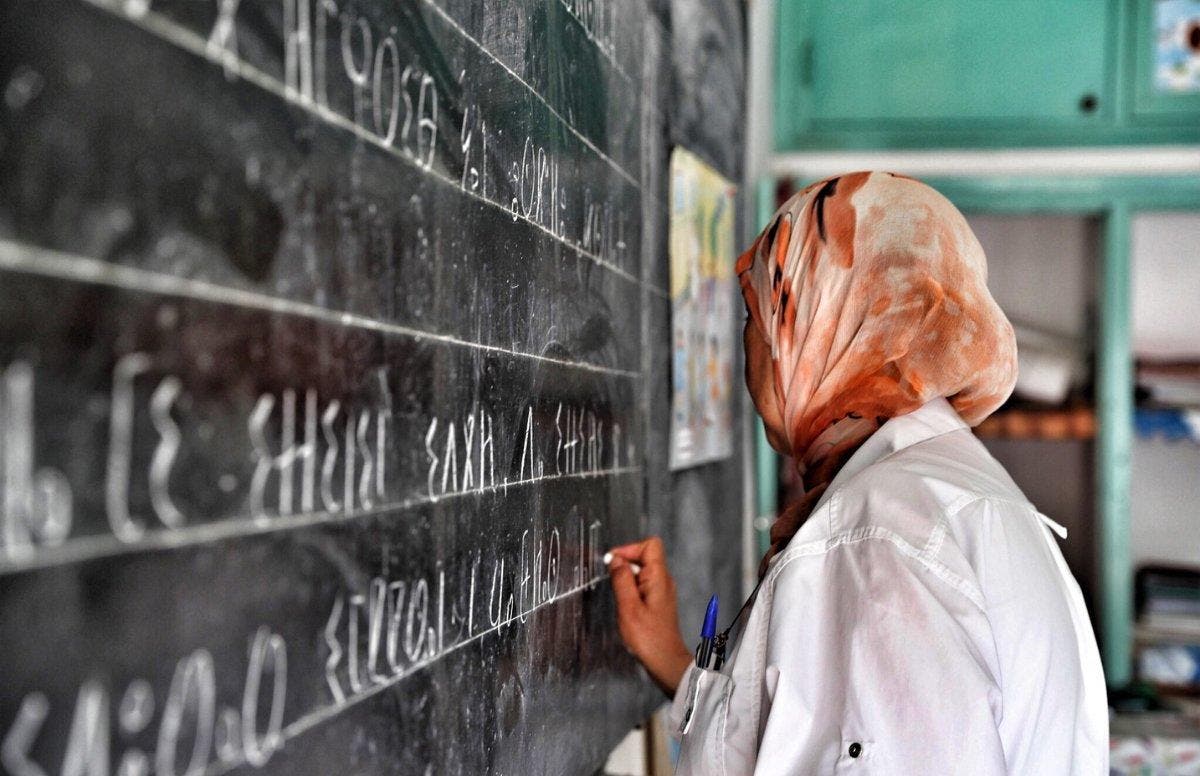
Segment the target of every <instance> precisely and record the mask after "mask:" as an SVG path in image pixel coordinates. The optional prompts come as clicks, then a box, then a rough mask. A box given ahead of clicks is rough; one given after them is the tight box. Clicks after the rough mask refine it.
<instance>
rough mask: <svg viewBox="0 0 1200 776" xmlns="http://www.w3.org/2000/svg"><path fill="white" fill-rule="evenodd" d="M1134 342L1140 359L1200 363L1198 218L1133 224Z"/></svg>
mask: <svg viewBox="0 0 1200 776" xmlns="http://www.w3.org/2000/svg"><path fill="white" fill-rule="evenodd" d="M1133 340H1134V350H1135V351H1136V352H1137V353H1138V354H1139V355H1141V356H1147V357H1155V358H1175V359H1190V360H1196V359H1200V214H1197V213H1143V214H1139V215H1137V216H1136V217H1135V218H1134V220H1133ZM1198 495H1200V494H1198Z"/></svg>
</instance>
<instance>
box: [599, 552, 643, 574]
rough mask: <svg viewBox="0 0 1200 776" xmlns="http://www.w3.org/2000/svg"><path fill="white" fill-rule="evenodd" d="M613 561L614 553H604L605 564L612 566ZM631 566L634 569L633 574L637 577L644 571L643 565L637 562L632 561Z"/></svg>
mask: <svg viewBox="0 0 1200 776" xmlns="http://www.w3.org/2000/svg"><path fill="white" fill-rule="evenodd" d="M612 562H613V554H612V553H611V552H606V553H604V565H605V566H611V565H612ZM629 568H630V569H632V570H633V575H634V576H635V577H636V576H637V575H638V574H641V573H642V567H641V566H640V565H638V564H637V563H630V564H629Z"/></svg>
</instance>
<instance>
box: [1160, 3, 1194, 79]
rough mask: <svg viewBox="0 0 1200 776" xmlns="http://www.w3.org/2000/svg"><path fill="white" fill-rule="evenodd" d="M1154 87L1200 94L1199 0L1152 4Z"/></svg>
mask: <svg viewBox="0 0 1200 776" xmlns="http://www.w3.org/2000/svg"><path fill="white" fill-rule="evenodd" d="M1154 36H1155V37H1154V40H1155V44H1154V88H1155V90H1156V91H1158V92H1160V93H1163V94H1187V93H1200V0H1158V2H1156V3H1155V4H1154Z"/></svg>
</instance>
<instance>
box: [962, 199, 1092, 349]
mask: <svg viewBox="0 0 1200 776" xmlns="http://www.w3.org/2000/svg"><path fill="white" fill-rule="evenodd" d="M967 221H968V222H969V223H970V224H971V228H972V229H973V230H974V231H975V235H976V236H977V237H978V238H979V242H980V244H982V245H983V250H984V253H986V254H987V257H988V288H990V289H991V291H992V296H994V297H995V298H996V301H997V302H998V303H999V304H1000V307H1001V308H1002V309H1003V310H1004V312H1005V313H1007V314H1008V316H1009V318H1011V319H1013V321H1014V322H1018V323H1025V324H1027V325H1032V326H1036V327H1038V328H1042V329H1048V330H1050V331H1051V332H1054V333H1058V334H1063V335H1066V336H1070V337H1076V338H1080V339H1083V338H1085V337H1087V336H1088V332H1087V321H1088V318H1087V310H1088V307H1089V304H1090V302H1091V300H1092V298H1093V293H1092V288H1093V277H1094V272H1093V268H1094V267H1095V265H1096V260H1095V257H1096V256H1097V243H1096V240H1097V239H1098V230H1097V225H1096V222H1095V221H1094V220H1092V219H1088V218H1084V217H1081V216H1027V215H1019V216H1001V215H986V216H984V215H971V216H968V217H967Z"/></svg>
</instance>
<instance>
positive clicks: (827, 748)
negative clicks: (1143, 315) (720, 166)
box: [610, 173, 1108, 774]
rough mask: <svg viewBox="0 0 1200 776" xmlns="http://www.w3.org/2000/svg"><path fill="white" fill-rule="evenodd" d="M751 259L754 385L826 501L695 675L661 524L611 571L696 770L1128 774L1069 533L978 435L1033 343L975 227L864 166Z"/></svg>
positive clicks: (767, 561) (795, 521) (746, 285)
mask: <svg viewBox="0 0 1200 776" xmlns="http://www.w3.org/2000/svg"><path fill="white" fill-rule="evenodd" d="M737 272H738V276H739V278H740V281H741V285H742V292H743V295H744V297H745V301H746V307H747V311H748V313H749V314H748V319H747V321H746V329H745V347H746V383H747V386H748V388H749V390H750V394H751V396H752V397H753V400H754V403H755V406H756V407H757V408H758V411H759V414H760V415H762V418H763V422H764V424H765V426H766V429H767V435H768V438H769V439H770V441H771V444H772V445H773V446H774V447H775V448H776V449H777V450H779V451H780V452H781V453H783V454H785V455H789V456H791V457H792V458H793V459H794V460H795V462H796V465H797V466H798V467H799V470H800V473H801V475H802V478H803V481H804V484H805V495H804V497H803V498H802V499H801V500H800V502H799V503H796V504H793V505H791V506H790V507H789V508H788V509H787V510H786V511H785V512H784V513H783V515H782V516H780V517H779V519H778V520H777V521H776V522H775V525H774V526H773V527H772V529H771V541H772V544H771V549H770V551H769V552H768V553H767V556H766V557H765V558H764V559H763V564H762V567H761V569H760V576H761V582H760V584H759V587H758V590H757V592H756V594H755V596H754V598H753V601H752V604H751V606H750V607H749V608H748V609H747V610H746V612H745V614H744V615H743V621H742V623H741V632H740V634H739V635H737V637H736V644H734V645H733V651H732V654H731V656H730V660H729V662H728V664H727V665H725V666H724V667H723V668H721V669H720V670H715V667H714V666H710V667H709V668H707V669H705V668H703V667H697V666H696V664H695V661H694V660H693V658H692V653H691V650H689V649H688V648H687V647H686V646H685V644H684V642H683V638H682V636H681V635H680V633H679V627H678V620H677V618H676V614H675V593H674V583H673V581H672V579H671V575H670V573H669V571H668V570H667V566H666V563H665V559H664V553H663V548H662V545H661V543H660V542H659V541H658V540H657V539H650V540H647V541H645V542H641V543H638V544H633V545H627V546H625V547H618V548H615V549H614V550H613V556H614V558H613V561H612V564H611V566H610V570H611V573H612V581H613V587H614V590H615V593H616V598H617V606H618V621H619V625H620V630H621V635H622V638H623V639H624V641H625V643H626V645H627V646H628V648H629V649H630V650H631V651H632V652H633V653H634V655H636V656H637V657H638V659H639V660H641V662H642V663H643V665H644V666H645V667H646V669H647V670H648V672H649V673H650V675H651V676H652V677H653V678H654V680H655V681H656V682H658V684H659V685H660V686H662V687H663V689H664V690H666V692H667V693H668V694H669V695H672V696H673V697H674V704H673V709H672V724H673V725H674V726H675V727H676V728H677V729H678V730H679V732H680V733H681V734H682V758H681V761H680V773H689V774H697V773H729V774H744V773H752V772H753V773H756V774H809V773H829V772H833V771H837V770H839V769H842V768H845V769H848V770H849V769H854V770H855V771H861V772H863V773H889V774H892V773H894V774H918V773H922V774H924V773H939V774H940V773H946V774H1069V773H1078V774H1106V773H1107V772H1108V765H1107V763H1108V721H1107V703H1106V698H1105V687H1104V678H1103V675H1102V672H1101V667H1100V659H1099V655H1098V653H1097V650H1096V643H1095V637H1094V636H1093V633H1092V629H1091V625H1090V624H1089V621H1088V617H1087V612H1086V611H1085V609H1084V605H1083V599H1082V596H1081V595H1080V591H1079V587H1078V585H1077V584H1076V583H1075V580H1074V579H1073V578H1072V577H1071V574H1070V572H1069V571H1068V570H1067V567H1066V564H1065V563H1064V561H1063V558H1062V554H1061V553H1060V551H1059V549H1058V546H1057V544H1056V539H1055V537H1054V535H1053V533H1051V532H1052V531H1054V532H1055V533H1062V529H1061V528H1060V527H1058V526H1056V525H1055V524H1054V523H1052V522H1051V521H1050V520H1049V519H1048V518H1046V517H1044V516H1042V515H1040V514H1039V513H1038V512H1037V510H1036V509H1035V508H1034V507H1033V505H1031V504H1030V503H1029V502H1028V500H1026V498H1025V497H1024V496H1023V495H1022V494H1021V492H1020V491H1019V490H1018V488H1017V487H1016V485H1015V484H1014V483H1013V481H1012V480H1011V479H1010V478H1009V476H1008V475H1007V473H1006V472H1005V471H1004V470H1003V468H1001V466H1000V465H999V464H998V463H997V462H996V461H995V460H994V459H993V458H992V457H991V456H990V455H989V454H988V453H987V451H986V450H985V449H984V447H983V446H982V445H981V444H980V443H979V442H978V440H977V439H976V438H975V437H974V435H973V434H972V433H971V431H970V428H969V427H970V426H971V425H974V424H976V423H978V422H980V421H981V420H983V419H984V418H985V417H986V416H987V415H988V414H990V413H991V412H992V411H993V410H995V409H996V408H997V407H998V406H999V405H1000V404H1001V403H1002V402H1003V401H1004V400H1005V399H1006V398H1007V397H1008V395H1009V393H1010V392H1011V390H1012V387H1013V383H1014V382H1015V378H1016V344H1015V340H1014V337H1013V332H1012V327H1011V326H1010V325H1009V323H1008V321H1007V320H1006V319H1005V317H1004V315H1003V313H1001V311H1000V309H999V308H998V307H997V305H996V303H995V302H994V301H993V299H992V297H991V295H990V294H989V292H988V290H987V287H986V274H987V270H986V265H985V260H984V255H983V250H982V248H981V247H980V245H979V242H978V241H977V240H976V239H975V236H974V235H973V234H972V233H971V230H970V227H968V225H967V223H966V220H965V219H964V218H963V217H962V215H961V214H960V213H959V212H958V211H957V210H956V209H955V208H954V206H953V205H951V204H950V203H949V201H947V200H946V199H945V198H943V197H942V196H941V195H939V194H937V193H936V192H935V191H933V190H932V189H930V188H929V187H927V186H925V185H923V184H921V183H918V182H917V181H914V180H912V179H909V178H904V177H900V176H893V175H889V174H886V173H856V174H852V175H846V176H842V177H840V178H834V179H830V180H827V181H822V182H820V183H817V184H814V185H813V186H810V187H808V188H807V189H805V190H804V191H802V192H800V193H799V194H797V195H796V196H795V197H793V198H792V199H791V200H790V201H789V202H788V203H787V204H785V205H784V206H783V207H782V208H781V209H780V211H779V212H778V213H777V214H776V215H775V217H774V219H773V221H772V223H771V225H770V226H769V228H767V229H766V230H765V231H764V232H763V234H762V235H760V236H759V238H758V239H757V240H756V241H755V243H754V245H753V246H751V248H750V250H749V251H747V252H746V253H745V254H744V255H743V256H742V257H741V258H740V259H739V261H738V264H737ZM632 563H637V564H639V565H640V566H641V571H640V572H639V573H638V574H637V575H636V576H635V575H634V573H633V570H632V568H631V564H632Z"/></svg>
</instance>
